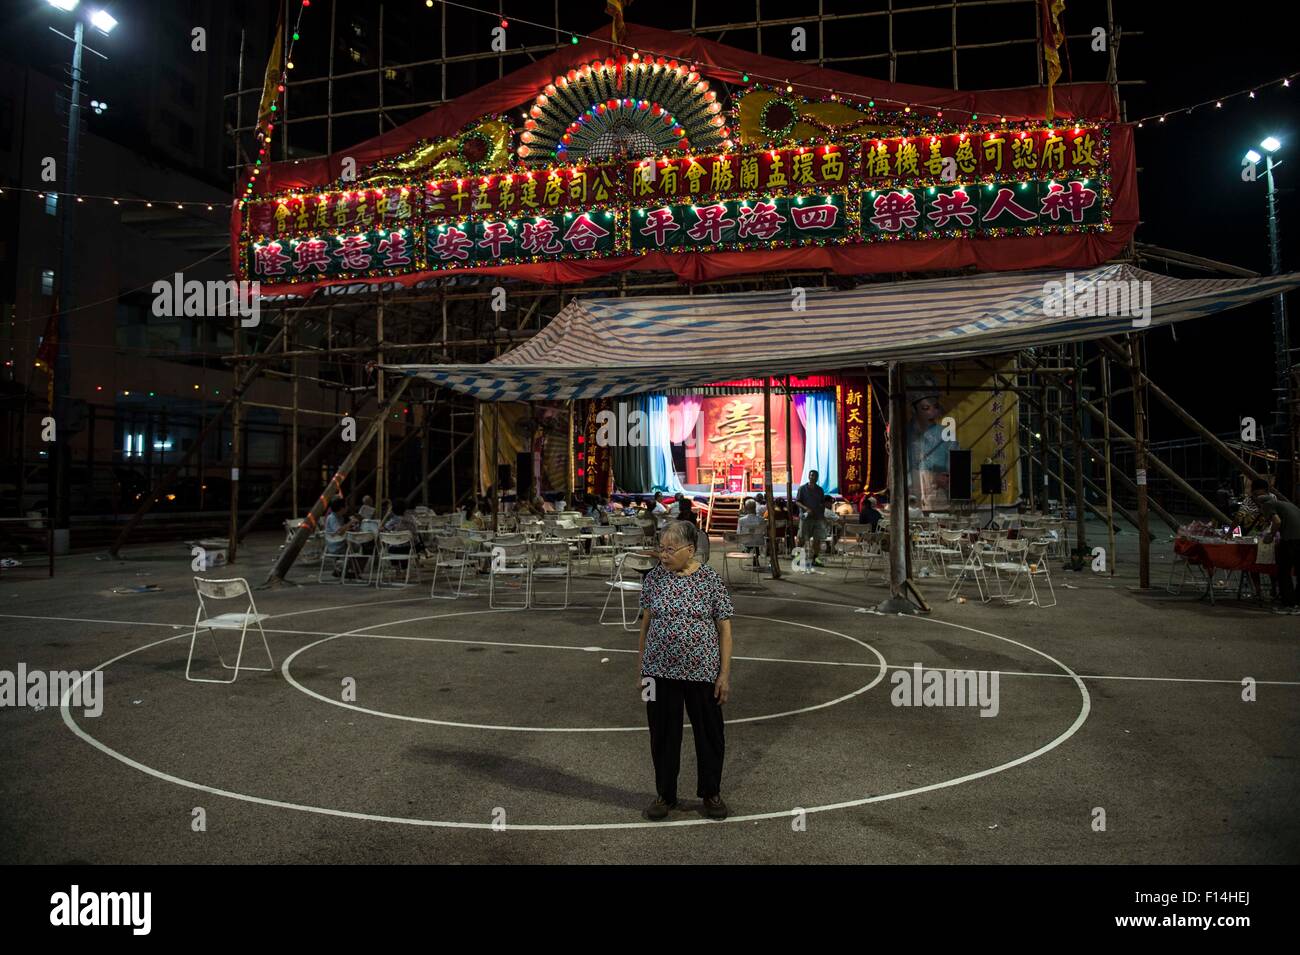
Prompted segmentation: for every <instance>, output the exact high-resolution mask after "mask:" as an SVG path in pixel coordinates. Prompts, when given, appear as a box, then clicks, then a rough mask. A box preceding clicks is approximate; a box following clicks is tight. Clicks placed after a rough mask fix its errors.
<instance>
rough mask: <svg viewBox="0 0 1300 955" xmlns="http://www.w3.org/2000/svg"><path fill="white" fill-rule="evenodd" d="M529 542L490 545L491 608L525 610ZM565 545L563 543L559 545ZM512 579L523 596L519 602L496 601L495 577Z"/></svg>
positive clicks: (489, 604) (489, 580)
mask: <svg viewBox="0 0 1300 955" xmlns="http://www.w3.org/2000/svg"><path fill="white" fill-rule="evenodd" d="M531 546H532V545H531V544H527V543H524V542H522V541H518V542H514V543H508V544H498V543H494V544H493V545H492V547H491V549H490V550H491V555H492V558H491V563H490V564H489V565H488V606H489V607H491V608H492V609H493V610H526V609H527V608H528V597H529V572H530V570H531V567H532V561H531V560H530V559H529V556H530V555H529V548H530V547H531ZM560 546H565V545H560ZM498 578H501V579H503V580H514V581H516V583H515V584H514V586H517V587H518V588H519V590H520V592H521V594H522V596H523V599H522V600H521V601H520V602H519V603H508V602H500V603H499V602H498V601H497V588H498V586H499V585H498V584H497V579H498Z"/></svg>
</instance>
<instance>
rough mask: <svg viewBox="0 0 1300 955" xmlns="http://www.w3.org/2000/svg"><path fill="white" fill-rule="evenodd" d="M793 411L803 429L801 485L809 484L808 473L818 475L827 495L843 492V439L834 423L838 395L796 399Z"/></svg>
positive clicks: (821, 392)
mask: <svg viewBox="0 0 1300 955" xmlns="http://www.w3.org/2000/svg"><path fill="white" fill-rule="evenodd" d="M794 408H795V411H796V412H797V413H798V415H799V421H800V423H801V424H802V425H803V430H804V444H803V449H804V450H803V475H802V477H800V478H799V483H800V484H807V483H808V472H809V471H816V472H817V478H818V481H817V483H818V484H820V485H821V487H822V490H824V491H825V492H826V493H827V494H837V493H839V489H840V468H839V461H840V439H839V426H838V425H837V424H836V420H835V393H834V392H827V391H814V392H812V393H810V394H806V395H795V396H794Z"/></svg>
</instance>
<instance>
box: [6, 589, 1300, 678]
mask: <svg viewBox="0 0 1300 955" xmlns="http://www.w3.org/2000/svg"><path fill="white" fill-rule="evenodd" d="M754 596H762V597H764V599H767V600H784V601H788V602H790V603H813V604H817V605H818V606H826V607H845V608H855V607H857V605H856V604H843V603H836V602H835V601H821V600H796V599H794V598H791V597H768V596H766V595H762V594H755V595H754ZM419 599H423V598H419ZM391 602H392V603H406V602H408V601H406V600H401V601H391ZM346 606H348V607H353V606H373V604H348V605H346ZM319 609H320V610H339V609H343V608H341V607H323V608H319ZM861 609H865V608H861ZM317 612H318V611H317V610H307V611H293V613H317ZM290 615H291V614H269V615H268V619H274V618H275V617H279V616H290ZM874 616H892V615H888V614H874ZM4 619H12V620H50V621H55V622H63V623H107V624H113V625H115V626H119V627H165V628H167V629H168V630H190V629H192V628H193V626H194V624H193V623H192V622H191V623H159V622H158V621H156V620H101V619H98V618H94V617H51V616H46V615H40V614H24V613H0V620H4ZM927 619H931V620H933V621H934V622H935V623H943V622H944V621H940V620H937V619H934V618H927ZM954 626H960V627H962V628H963V629H974V628H966V627H964V625H962V624H954ZM266 632H267V633H279V634H289V635H291V636H304V637H329V636H336V634H333V633H331V632H330V631H327V630H280V629H273V628H267V630H266ZM974 632H976V633H983V631H980V630H975V631H974ZM368 636H376V637H378V636H384V635H383V634H369V635H368ZM448 642H451V641H450V640H448ZM459 642H462V643H469V644H474V645H476V646H496V645H497V643H495V642H493V641H487V640H462V641H459ZM506 645H508V646H521V647H531V646H537V644H525V643H521V644H506ZM140 649H141V650H144V649H146V648H145V647H140ZM573 649H580V650H588V651H591V652H595V651H597V650H599V651H601V652H603V653H635V652H636V651H635V650H626V649H621V648H619V647H575V648H573ZM732 659H733V660H751V661H756V662H762V663H806V664H810V665H814V666H843V667H870V666H876V665H877V664H875V663H848V662H840V661H835V660H793V659H786V658H781V657H748V656H733V657H732ZM912 666H913V664H907V665H903V664H889V669H891V670H897V669H902V670H910V669H911V668H912ZM927 669H930V670H945V668H943V667H931V666H927ZM948 669H957V668H948ZM966 669H969V668H966ZM963 672H964V671H963ZM988 672H989V673H994V672H996V673H997V674H998V675H999V677H1003V676H1028V677H1040V678H1044V679H1052V680H1070V679H1074V678H1075V677H1076V676H1077V677H1078V678H1079V679H1080V680H1124V681H1128V682H1132V683H1207V684H1209V683H1213V684H1231V685H1234V686H1240V685H1241V681H1242V679H1243V678H1242V677H1240V676H1234V677H1227V678H1221V677H1183V676H1133V675H1131V674H1119V673H1077V674H1076V673H1074V672H1073V671H1071V672H1070V673H1039V672H1035V671H1030V670H996V671H994V670H989V671H988ZM1255 685H1256V686H1300V680H1260V679H1256V680H1255Z"/></svg>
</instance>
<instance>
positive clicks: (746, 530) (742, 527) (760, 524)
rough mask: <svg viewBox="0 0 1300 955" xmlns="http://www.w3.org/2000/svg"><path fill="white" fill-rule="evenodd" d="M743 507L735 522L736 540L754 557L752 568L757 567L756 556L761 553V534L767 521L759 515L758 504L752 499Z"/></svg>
mask: <svg viewBox="0 0 1300 955" xmlns="http://www.w3.org/2000/svg"><path fill="white" fill-rule="evenodd" d="M744 507H745V509H744V511H743V512H742V513H741V515H740V520H738V521H736V538H737V539H738V540H739V541H740V543H741V546H743V547H744V548H745V550H747V551H749V552H750V553H751V554H753V555H754V566H755V567H758V555H759V554H761V553H762V552H763V543H762V534H763V531H764V528H765V527H766V526H767V521H766V520H765V519H764V518H763V517H761V516H760V515H759V513H758V502H757V501H755V500H754V499H753V498H750V499H749V500H747V501H745V504H744ZM750 542H753V543H750Z"/></svg>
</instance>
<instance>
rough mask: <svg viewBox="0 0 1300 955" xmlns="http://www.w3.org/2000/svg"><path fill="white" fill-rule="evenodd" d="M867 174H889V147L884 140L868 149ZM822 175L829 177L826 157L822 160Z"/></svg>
mask: <svg viewBox="0 0 1300 955" xmlns="http://www.w3.org/2000/svg"><path fill="white" fill-rule="evenodd" d="M828 158H829V157H828ZM866 175H867V178H868V179H874V178H876V177H878V176H888V175H889V147H888V146H887V145H885V143H884V142H883V141H881V142H878V143H876V145H875V146H873V147H872V148H871V149H868V150H867V169H866ZM822 177H823V178H827V177H826V160H824V159H823V160H822Z"/></svg>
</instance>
